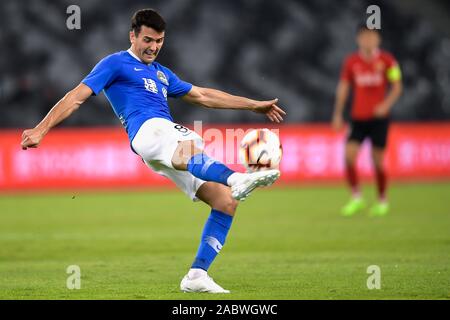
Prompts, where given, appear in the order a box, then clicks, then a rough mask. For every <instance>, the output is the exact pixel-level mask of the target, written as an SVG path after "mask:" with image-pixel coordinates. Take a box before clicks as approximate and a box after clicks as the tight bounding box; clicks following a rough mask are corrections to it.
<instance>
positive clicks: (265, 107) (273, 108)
mask: <svg viewBox="0 0 450 320" xmlns="http://www.w3.org/2000/svg"><path fill="white" fill-rule="evenodd" d="M277 102H278V99H273V100H269V101H258V102H257V104H256V106H254V107H253V109H252V111H253V112H256V113H264V114H265V115H266V116H267V118H269V119H270V121H272V122H277V123H280V122H281V121H283V115H286V112H285V111H284V110H283V109H281V108H280V107H279V106H277Z"/></svg>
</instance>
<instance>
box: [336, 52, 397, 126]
mask: <svg viewBox="0 0 450 320" xmlns="http://www.w3.org/2000/svg"><path fill="white" fill-rule="evenodd" d="M399 78H400V69H399V68H398V64H397V61H396V60H395V58H394V57H393V56H392V55H391V54H390V53H388V52H386V51H381V50H380V51H378V52H377V53H376V55H375V57H373V58H372V59H371V60H370V61H367V60H364V59H363V58H362V56H361V55H360V53H359V52H356V53H353V54H350V55H349V56H348V57H347V58H346V59H345V62H344V66H343V68H342V72H341V80H346V81H348V82H349V83H350V85H351V86H352V87H353V104H352V110H351V118H352V119H354V120H370V119H373V118H374V110H375V107H376V106H377V105H378V104H379V103H380V102H382V101H383V100H384V98H385V96H386V88H387V86H388V82H393V81H397V80H399Z"/></svg>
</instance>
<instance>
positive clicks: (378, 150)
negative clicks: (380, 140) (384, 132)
mask: <svg viewBox="0 0 450 320" xmlns="http://www.w3.org/2000/svg"><path fill="white" fill-rule="evenodd" d="M384 153H385V149H384V148H383V147H377V146H373V147H372V160H373V164H374V167H375V177H376V183H377V191H378V203H376V204H374V205H373V206H372V208H371V210H370V214H371V215H373V216H384V215H386V214H387V213H388V211H389V205H388V202H387V198H386V188H387V176H386V170H385V167H384V163H383V161H384Z"/></svg>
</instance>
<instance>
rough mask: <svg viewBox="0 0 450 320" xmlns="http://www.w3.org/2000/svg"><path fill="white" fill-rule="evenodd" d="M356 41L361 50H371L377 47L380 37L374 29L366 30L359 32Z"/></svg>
mask: <svg viewBox="0 0 450 320" xmlns="http://www.w3.org/2000/svg"><path fill="white" fill-rule="evenodd" d="M356 42H357V43H358V46H359V48H360V49H361V50H363V51H365V52H373V51H374V50H376V49H378V48H379V46H380V43H381V37H380V35H379V34H378V32H376V31H370V30H366V31H361V32H359V34H358V36H357V38H356Z"/></svg>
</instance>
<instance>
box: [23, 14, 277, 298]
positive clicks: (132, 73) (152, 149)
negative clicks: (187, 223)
mask: <svg viewBox="0 0 450 320" xmlns="http://www.w3.org/2000/svg"><path fill="white" fill-rule="evenodd" d="M165 25H166V24H165V21H164V20H163V18H162V17H161V16H160V15H159V14H158V13H157V12H156V11H154V10H152V9H143V10H139V11H137V12H136V13H135V14H134V15H133V17H132V19H131V30H130V42H131V47H130V48H129V49H128V50H127V51H120V52H117V53H114V54H111V55H109V56H107V57H105V58H104V59H103V60H101V61H100V62H99V63H98V64H97V65H96V66H95V67H94V69H93V70H92V71H91V73H90V74H89V75H87V76H86V77H85V78H84V79H83V80H82V81H81V83H80V84H79V85H78V86H77V87H75V88H74V89H73V90H71V91H69V92H68V93H67V94H66V95H65V96H64V97H63V98H62V99H61V100H60V101H59V102H57V103H56V105H55V106H54V107H53V108H52V109H51V110H50V111H49V113H48V114H47V115H46V116H45V118H44V119H43V120H42V121H41V122H40V123H39V124H38V125H37V126H36V127H35V128H33V129H28V130H25V131H24V132H23V134H22V143H21V145H22V148H23V149H24V150H26V149H27V148H36V147H37V146H38V145H39V144H40V142H41V140H42V139H43V137H44V136H45V135H46V134H47V132H48V131H49V130H50V129H51V128H52V127H54V126H55V125H57V124H58V123H60V122H61V121H63V120H64V119H66V118H67V117H69V116H70V114H72V112H74V111H75V110H77V109H78V108H79V106H80V105H81V104H82V103H84V102H85V101H86V100H87V99H88V98H89V97H90V96H91V95H98V94H99V93H100V92H101V91H103V92H104V94H105V95H106V97H107V98H108V100H109V102H110V104H111V106H112V108H113V110H114V112H115V114H116V115H117V117H118V118H119V119H120V121H121V122H122V125H123V126H124V127H125V129H126V131H127V134H128V137H129V140H130V143H131V148H132V150H133V151H134V152H135V153H137V154H138V155H139V156H140V157H141V158H142V159H143V161H144V162H145V163H146V165H147V166H149V167H150V168H151V169H153V170H154V171H155V172H157V173H159V174H161V175H163V176H166V177H167V178H169V179H171V180H172V181H173V182H175V184H176V185H177V186H178V187H179V188H180V189H181V190H183V191H184V192H185V193H186V194H187V195H188V196H189V197H190V198H191V199H193V200H201V201H203V202H205V203H207V204H208V205H209V206H210V207H211V213H210V216H209V218H208V220H207V222H206V224H205V226H204V229H203V233H202V237H201V241H200V246H199V248H198V251H197V255H196V257H195V259H194V262H193V263H192V266H191V269H190V270H189V272H188V274H187V275H186V276H185V277H184V278H183V279H182V281H181V284H180V288H181V290H182V291H185V292H209V293H228V292H229V291H228V290H225V289H223V288H222V287H221V286H219V285H218V284H217V283H215V282H214V281H213V279H212V278H211V277H209V276H208V274H207V271H208V268H209V267H210V265H211V263H212V262H213V260H214V259H215V257H216V256H217V254H218V253H219V251H220V250H221V248H222V246H223V245H224V243H225V238H226V236H227V234H228V231H229V229H230V227H231V224H232V221H233V216H234V214H235V212H236V208H237V206H238V202H239V201H240V200H241V201H242V200H244V199H245V198H246V197H247V196H248V195H249V194H250V192H251V191H252V190H254V189H255V188H257V187H261V186H268V185H271V184H272V183H273V182H275V180H276V179H277V178H278V177H279V175H280V172H279V171H278V170H267V171H260V172H254V173H238V172H234V171H232V170H231V169H229V168H228V167H226V166H225V165H224V164H222V163H221V162H219V161H216V160H214V159H211V158H209V157H208V156H207V155H206V154H205V153H204V152H203V140H202V138H201V137H200V136H199V135H198V134H197V133H195V132H194V131H191V130H189V129H188V128H186V127H184V126H182V125H180V124H177V123H174V122H173V119H172V116H171V115H170V111H169V107H168V104H167V98H168V97H174V98H182V99H183V100H184V101H187V102H189V103H192V104H197V105H201V106H204V107H207V108H217V109H241V110H250V111H253V112H257V113H262V114H265V115H266V116H267V117H268V118H269V119H270V120H271V121H274V122H277V123H279V122H281V121H283V118H282V116H283V115H285V112H284V111H283V110H282V109H281V108H280V107H278V106H277V105H276V103H277V101H278V100H277V99H273V100H269V101H256V100H252V99H247V98H244V97H238V96H233V95H230V94H227V93H225V92H222V91H219V90H214V89H209V88H201V87H197V86H193V85H192V84H190V83H187V82H184V81H182V80H180V79H179V78H178V77H177V76H176V75H175V74H174V73H173V72H172V71H171V70H169V69H168V68H166V67H164V66H162V65H160V64H159V63H157V62H155V59H156V57H157V55H158V53H159V51H160V50H161V48H162V45H163V43H164V36H165Z"/></svg>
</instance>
